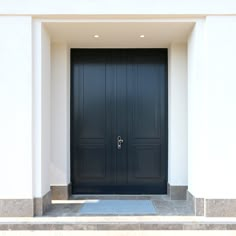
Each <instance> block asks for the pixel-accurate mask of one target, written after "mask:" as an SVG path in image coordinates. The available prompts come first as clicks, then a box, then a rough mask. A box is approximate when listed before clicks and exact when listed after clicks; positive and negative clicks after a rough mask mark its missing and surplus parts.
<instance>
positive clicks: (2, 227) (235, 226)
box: [0, 222, 236, 231]
mask: <svg viewBox="0 0 236 236" xmlns="http://www.w3.org/2000/svg"><path fill="white" fill-rule="evenodd" d="M6 230H12V231H15V230H17V231H18V230H33V231H34V230H236V223H232V222H229V223H227V222H186V223H181V222H171V223H168V222H132V223H127V222H118V223H114V222H108V223H104V222H103V223H98V222H96V223H86V222H83V223H78V222H76V223H62V222H60V223H55V222H54V223H52V222H50V223H45V222H43V223H41V222H37V223H33V222H31V223H19V222H18V223H7V222H4V223H0V231H6Z"/></svg>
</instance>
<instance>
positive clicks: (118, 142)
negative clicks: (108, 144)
mask: <svg viewBox="0 0 236 236" xmlns="http://www.w3.org/2000/svg"><path fill="white" fill-rule="evenodd" d="M123 142H124V140H123V139H122V138H121V136H118V137H117V149H118V150H120V149H121V144H122V143H123Z"/></svg>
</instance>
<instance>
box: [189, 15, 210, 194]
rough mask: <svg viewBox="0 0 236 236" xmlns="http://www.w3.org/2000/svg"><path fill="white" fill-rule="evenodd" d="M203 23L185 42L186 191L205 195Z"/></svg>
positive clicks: (205, 124)
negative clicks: (186, 48) (186, 88)
mask: <svg viewBox="0 0 236 236" xmlns="http://www.w3.org/2000/svg"><path fill="white" fill-rule="evenodd" d="M206 59H207V58H206V50H205V21H204V20H199V21H198V22H197V23H196V25H195V27H194V29H193V31H192V33H191V35H190V37H189V40H188V189H189V191H190V192H191V193H192V194H193V195H194V196H196V197H203V196H204V195H205V183H206V182H205V180H206V177H207V175H206V171H205V170H206V166H205V162H206V159H207V158H208V150H207V140H208V139H207V135H208V127H207V119H208V116H207V86H206V85H207V83H206V76H205V66H206Z"/></svg>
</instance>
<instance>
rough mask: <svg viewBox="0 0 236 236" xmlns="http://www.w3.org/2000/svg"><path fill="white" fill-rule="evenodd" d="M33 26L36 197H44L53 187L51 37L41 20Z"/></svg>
mask: <svg viewBox="0 0 236 236" xmlns="http://www.w3.org/2000/svg"><path fill="white" fill-rule="evenodd" d="M33 29H34V33H33V36H34V40H33V48H34V57H33V60H34V61H33V62H34V77H33V78H34V84H33V86H34V89H33V94H34V103H33V122H34V123H33V128H34V132H33V133H34V139H33V148H34V149H33V150H34V197H42V196H44V195H45V194H46V193H47V192H49V190H50V175H49V166H50V158H51V95H50V93H51V92H50V91H51V89H50V88H51V85H50V84H51V81H50V80H51V79H50V77H51V74H50V73H51V72H50V38H49V35H48V33H47V31H46V30H45V28H44V27H43V25H42V24H41V22H38V21H35V22H34V24H33Z"/></svg>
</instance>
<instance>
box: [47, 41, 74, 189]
mask: <svg viewBox="0 0 236 236" xmlns="http://www.w3.org/2000/svg"><path fill="white" fill-rule="evenodd" d="M68 54H69V50H68V48H67V45H66V44H65V43H61V44H53V45H52V50H51V55H52V60H51V61H52V67H51V68H52V86H51V100H52V109H51V112H52V115H51V124H52V136H51V143H52V152H51V154H52V155H51V164H50V175H51V176H50V178H51V185H53V186H56V185H67V184H69V183H70V126H69V114H70V110H69V109H70V102H69V97H70V94H69V81H70V79H69V76H68V72H69V68H70V67H69V66H68V65H69V63H70V62H69V56H68Z"/></svg>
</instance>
